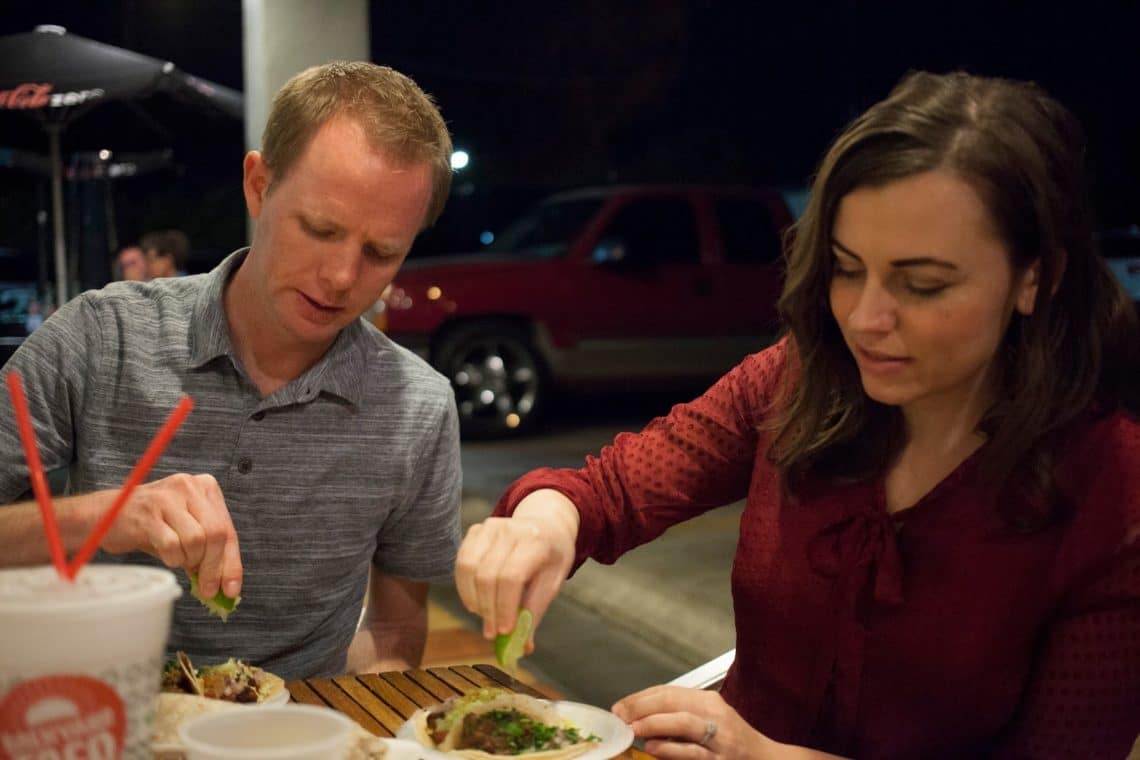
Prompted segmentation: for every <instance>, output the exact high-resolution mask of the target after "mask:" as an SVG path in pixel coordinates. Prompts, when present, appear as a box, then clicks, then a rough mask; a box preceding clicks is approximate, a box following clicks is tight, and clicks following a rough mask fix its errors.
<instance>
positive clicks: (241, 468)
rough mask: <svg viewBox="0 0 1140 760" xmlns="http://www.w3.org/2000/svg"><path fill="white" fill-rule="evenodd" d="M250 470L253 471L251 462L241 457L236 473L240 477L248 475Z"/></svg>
mask: <svg viewBox="0 0 1140 760" xmlns="http://www.w3.org/2000/svg"><path fill="white" fill-rule="evenodd" d="M252 469H253V460H252V459H250V458H249V457H242V458H241V459H239V460H238V472H240V473H241V474H242V475H246V474H248V473H249V471H250V470H252Z"/></svg>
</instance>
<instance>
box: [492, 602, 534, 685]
mask: <svg viewBox="0 0 1140 760" xmlns="http://www.w3.org/2000/svg"><path fill="white" fill-rule="evenodd" d="M533 627H534V615H532V614H530V610H528V609H526V608H525V607H524V608H523V609H521V610H519V614H518V618H517V619H516V620H515V627H514V629H513V630H512V631H511V632H510V633H500V634H499V635H498V636H496V637H495V659H496V660H498V661H499V665H501V666H502V667H504V668H507V669H508V670H514V669H515V668H516V667H517V666H518V663H519V658H520V657H522V656H523V651H524V650H525V649H526V641H527V639H529V638H530V630H531V628H533Z"/></svg>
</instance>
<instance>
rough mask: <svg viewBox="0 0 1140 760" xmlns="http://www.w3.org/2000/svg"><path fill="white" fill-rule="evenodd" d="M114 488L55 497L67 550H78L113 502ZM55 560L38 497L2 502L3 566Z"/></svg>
mask: <svg viewBox="0 0 1140 760" xmlns="http://www.w3.org/2000/svg"><path fill="white" fill-rule="evenodd" d="M113 494H114V492H113V491H97V492H95V493H90V494H84V495H82V496H70V497H67V498H65V499H53V500H52V506H53V511H54V512H55V518H56V522H57V523H58V524H59V533H60V538H61V539H62V540H63V547H64V550H65V551H67V552H68V553H70V552H73V551H75V550H76V549H78V548H79V546H80V545H81V544H82V543H83V541H84V539H86V538H87V534H88V533H90V532H91V529H92V528H93V527H94V526H95V523H96V522H97V520H98V516H99V515H100V514H101V513H102V512H103V510H104V509H106V508H107V507H109V506H110V504H111V496H112V495H113ZM46 562H51V551H50V550H49V549H48V543H47V537H46V536H45V535H44V521H43V515H41V514H40V507H39V504H37V503H36V502H34V501H25V502H21V503H18V504H6V505H3V506H0V566H3V567H16V566H23V565H37V564H43V563H46Z"/></svg>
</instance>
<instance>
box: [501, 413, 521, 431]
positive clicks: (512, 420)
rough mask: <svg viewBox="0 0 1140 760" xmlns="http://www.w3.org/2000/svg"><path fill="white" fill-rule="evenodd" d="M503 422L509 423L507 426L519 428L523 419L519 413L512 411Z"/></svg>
mask: <svg viewBox="0 0 1140 760" xmlns="http://www.w3.org/2000/svg"><path fill="white" fill-rule="evenodd" d="M503 422H505V423H507V427H509V428H517V427H518V426H519V423H520V422H522V420H521V419H519V416H518V415H517V414H515V413H514V412H511V413H510V414H508V415H507V417H506V419H504V420H503Z"/></svg>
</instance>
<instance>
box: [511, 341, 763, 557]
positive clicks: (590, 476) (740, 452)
mask: <svg viewBox="0 0 1140 760" xmlns="http://www.w3.org/2000/svg"><path fill="white" fill-rule="evenodd" d="M785 355H786V343H785V342H781V343H778V344H776V345H775V346H772V347H771V348H769V349H767V350H765V351H763V352H761V353H758V354H753V355H752V356H749V357H748V358H746V359H745V360H744V361H743V362H742V363H741V364H739V365H737V366H736V367H735V368H734V369H733V370H731V371H730V372H729V373H728V374H727V375H725V376H724V377H722V378H721V379H720V380H719V381H717V383H716V384H715V385H713V386H712V388H710V389H709V390H708V391H706V392H705V393H704V394H702V395H701V396H700V397H698V398H697V399H696V400H694V401H691V402H689V403H686V404H678V405H677V406H675V407H673V409H672V410H671V411H670V412H669V414H668V415H666V416H664V417H658V418H657V419H655V420H653V421H652V422H650V423H649V424H648V425H647V426H646V428H645V429H644V430H642V431H641V432H640V433H622V434H620V435H618V436H617V437H616V438H615V439H614V442H613V443H612V444H611V445H609V446H606V447H605V448H603V449H602V451H601V453H600V454H599V455H598V456H589V457H587V458H586V465H585V467H582V468H581V469H578V470H573V469H562V470H554V469H550V468H542V469H538V470H535V471H533V472H530V473H528V474H526V475H524V476H523V477H522V478H520V479H519V480H517V481H515V482H514V483H513V484H512V485H511V486H510V487H509V488H508V489H507V491H506V493H504V494H503V496H502V498H501V499H500V501H499V504H498V507H497V508H496V510H495V513H496V514H497V515H509V514H510V513H511V512H513V511H514V509H515V507H516V506H517V505H518V503H519V501H521V500H522V499H523V497H525V496H526V495H527V494H529V493H531V492H532V491H535V490H538V489H541V488H552V489H555V490H558V491H561V492H562V493H564V494H565V495H566V496H567V497H568V498H569V499H570V500H571V501H572V502H574V504H575V505H576V506H577V507H578V511H579V512H580V513H581V525H580V528H579V531H578V558H577V560H578V562H579V563H581V562H582V561H584V560H585V559H586V558H587V557H592V558H593V559H595V560H598V561H599V562H605V563H612V562H614V561H615V560H616V559H617V558H618V557H619V556H620V555H621V554H622V553H623V552H625V551H628V550H629V549H632V548H634V547H635V546H639V545H641V544H643V543H645V542H647V541H650V540H652V539H653V538H656V537H657V536H659V535H660V534H661V533H663V532H664V531H665V529H666V528H668V527H670V526H671V525H674V524H676V523H679V522H682V521H683V520H686V519H688V518H690V517H695V516H696V515H699V514H701V513H703V512H706V511H708V510H710V509H713V508H715V507H718V506H723V505H725V504H729V503H731V502H733V501H736V500H739V499H741V498H743V497H744V496H745V495H746V494H747V491H748V484H749V480H750V478H751V474H752V468H753V463H754V461H755V458H756V455H757V447H758V443H759V438H760V436H761V435H762V431H761V430H760V428H761V426H762V425H763V422H764V419H765V417H766V416H767V412H768V409H769V407H770V405H771V400H772V398H773V397H774V395H775V393H776V388H777V384H778V383H779V381H780V372H781V369H782V367H783V364H784V357H785Z"/></svg>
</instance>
